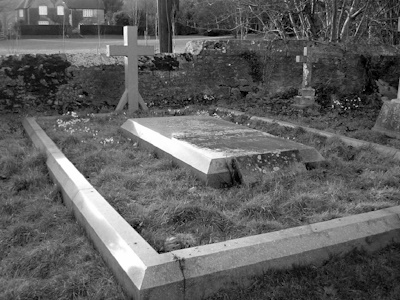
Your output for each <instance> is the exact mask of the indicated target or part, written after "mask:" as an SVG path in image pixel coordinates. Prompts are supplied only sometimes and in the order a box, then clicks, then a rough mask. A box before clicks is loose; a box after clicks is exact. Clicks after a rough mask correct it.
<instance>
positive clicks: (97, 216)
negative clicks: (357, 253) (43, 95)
mask: <svg viewBox="0 0 400 300" xmlns="http://www.w3.org/2000/svg"><path fill="white" fill-rule="evenodd" d="M23 126H24V128H25V131H26V132H27V134H28V136H29V137H30V139H31V140H32V142H33V144H34V145H35V147H37V148H39V149H41V150H42V151H44V152H45V153H46V155H47V167H48V169H49V173H50V176H51V178H52V180H53V181H54V182H55V183H56V184H57V185H58V186H59V187H60V189H61V192H62V195H63V199H64V203H65V204H66V206H67V207H68V209H71V210H72V211H73V212H74V215H75V217H76V219H77V220H78V222H79V223H80V225H81V226H82V227H83V228H84V229H85V230H86V232H87V235H88V237H89V238H90V239H91V240H92V242H93V244H94V246H95V247H96V248H97V250H98V251H99V253H100V254H101V256H102V257H103V259H104V260H105V262H106V263H107V265H108V266H109V267H110V269H111V270H112V272H113V273H114V275H115V277H116V278H117V280H118V282H119V283H120V284H121V285H122V286H123V288H124V289H125V291H126V292H127V294H128V295H129V297H131V298H133V299H137V300H142V299H202V298H204V297H207V296H210V295H212V294H213V293H215V292H217V291H218V290H219V289H221V288H229V287H230V286H233V285H241V286H246V285H250V284H251V283H252V276H255V275H262V274H263V272H265V271H266V270H267V269H270V268H278V269H282V268H290V267H292V266H293V265H304V264H310V263H313V264H318V263H322V262H323V261H325V260H327V259H329V257H330V256H331V255H334V254H339V255H340V254H345V253H347V252H349V251H351V250H352V249H354V248H361V247H362V248H364V249H366V250H368V251H374V250H378V249H381V248H383V247H385V246H386V245H388V244H391V243H393V242H400V206H396V207H391V208H387V209H381V210H378V211H373V212H369V213H364V214H359V215H354V216H349V217H344V218H339V219H334V220H330V221H326V222H321V223H315V224H311V225H306V226H301V227H294V228H290V229H285V230H280V231H276V232H270V233H265V234H260V235H255V236H250V237H244V238H239V239H234V240H228V241H224V242H220V243H215V244H209V245H204V246H199V247H193V248H188V249H181V250H177V251H173V252H169V253H163V254H158V253H157V252H156V251H155V250H154V249H152V248H151V246H150V245H149V244H148V243H147V242H146V241H145V240H144V239H143V238H142V237H141V236H140V235H139V234H138V233H137V232H136V231H135V230H134V229H133V228H132V227H131V226H130V225H129V224H128V223H127V222H126V221H125V220H124V219H123V218H122V217H121V216H120V215H119V214H118V213H117V212H116V211H115V210H114V209H113V208H112V207H111V206H110V205H109V204H108V202H107V201H106V200H105V199H104V198H103V197H102V196H101V195H100V194H99V193H98V192H97V191H96V190H95V189H94V188H93V186H92V185H90V183H89V182H88V181H87V180H86V178H84V176H83V175H82V174H81V173H79V171H78V170H77V169H76V168H75V167H74V166H73V165H72V163H71V162H70V161H69V160H68V159H67V158H66V157H65V156H64V154H63V153H62V152H61V151H60V150H59V149H58V148H57V147H56V145H55V144H54V142H53V141H52V140H51V139H50V138H49V137H48V136H47V135H46V133H45V132H44V131H43V129H42V128H41V127H40V126H39V125H38V124H37V123H36V121H35V119H34V118H26V119H24V121H23Z"/></svg>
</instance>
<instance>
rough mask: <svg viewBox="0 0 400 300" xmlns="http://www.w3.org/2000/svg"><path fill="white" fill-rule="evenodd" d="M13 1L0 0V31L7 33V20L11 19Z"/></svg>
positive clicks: (13, 6)
mask: <svg viewBox="0 0 400 300" xmlns="http://www.w3.org/2000/svg"><path fill="white" fill-rule="evenodd" d="M14 8H15V3H13V1H12V0H0V32H3V33H5V34H7V31H8V27H9V26H8V25H9V22H11V21H12V17H13V14H12V13H13V10H14Z"/></svg>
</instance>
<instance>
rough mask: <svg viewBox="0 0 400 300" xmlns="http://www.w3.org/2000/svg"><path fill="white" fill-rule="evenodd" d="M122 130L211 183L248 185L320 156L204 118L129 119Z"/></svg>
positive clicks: (294, 145) (305, 148)
mask: <svg viewBox="0 0 400 300" xmlns="http://www.w3.org/2000/svg"><path fill="white" fill-rule="evenodd" d="M122 129H123V131H124V133H125V135H127V136H128V137H130V138H133V139H135V140H137V141H138V142H139V144H140V145H142V146H144V147H147V148H149V149H152V150H155V151H157V152H158V153H160V154H162V155H166V156H167V157H170V158H172V159H173V160H174V161H175V162H176V163H177V164H179V165H181V166H184V167H187V168H189V169H190V170H192V171H193V172H194V173H195V174H196V176H198V178H200V179H201V180H203V181H204V182H206V184H208V185H210V186H214V187H221V186H226V185H228V186H229V185H232V184H235V183H244V184H252V183H253V182H254V181H257V180H258V179H257V178H259V177H260V176H259V175H260V173H266V172H274V171H278V170H281V169H282V168H285V167H289V166H291V165H292V164H294V163H297V162H301V163H317V162H321V161H323V160H324V159H323V157H322V156H321V154H320V153H319V152H318V151H317V150H316V149H314V148H312V147H309V146H305V145H303V144H299V143H296V142H293V141H288V140H286V139H282V138H279V137H275V136H273V135H270V134H268V133H265V132H261V131H258V130H254V129H251V128H247V127H245V126H240V125H236V124H233V123H231V122H228V121H224V120H221V119H216V118H212V117H208V116H184V117H165V118H140V119H129V120H127V121H126V122H125V123H124V124H123V125H122Z"/></svg>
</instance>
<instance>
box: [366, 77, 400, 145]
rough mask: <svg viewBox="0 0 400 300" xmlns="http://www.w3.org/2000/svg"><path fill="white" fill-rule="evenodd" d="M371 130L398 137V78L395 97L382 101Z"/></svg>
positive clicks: (399, 91) (399, 131)
mask: <svg viewBox="0 0 400 300" xmlns="http://www.w3.org/2000/svg"><path fill="white" fill-rule="evenodd" d="M372 130H374V131H377V132H380V133H383V134H386V135H387V136H390V137H394V138H398V139H400V79H399V88H398V90H397V98H396V99H393V100H392V101H385V102H384V103H383V105H382V108H381V112H380V113H379V116H378V119H377V120H376V122H375V126H374V127H373V128H372Z"/></svg>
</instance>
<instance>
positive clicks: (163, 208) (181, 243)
mask: <svg viewBox="0 0 400 300" xmlns="http://www.w3.org/2000/svg"><path fill="white" fill-rule="evenodd" d="M196 111H197V112H199V110H196ZM192 112H193V111H192ZM200 113H205V112H204V111H201V110H200ZM162 115H165V112H159V113H158V116H162ZM134 116H135V117H141V115H134ZM144 116H147V115H146V114H145V115H144ZM128 117H129V116H127V115H126V114H115V115H112V116H107V117H94V116H91V115H88V116H85V115H84V116H82V117H79V116H71V115H69V116H64V117H61V118H59V119H58V120H57V121H56V122H54V120H53V121H44V120H41V121H40V122H41V124H42V125H43V127H44V128H45V129H46V131H47V133H48V134H49V136H50V137H51V138H52V139H53V140H54V141H55V142H56V143H57V145H58V146H59V147H60V148H61V150H62V151H63V152H64V153H65V154H66V155H67V157H68V158H69V159H70V160H71V161H72V162H73V163H74V164H75V165H76V166H77V168H78V169H79V170H80V172H81V173H82V174H83V175H84V176H86V177H87V178H88V180H89V181H90V182H91V183H92V184H93V185H94V186H95V188H96V189H97V190H98V191H99V192H100V193H101V194H102V195H103V196H104V197H105V199H106V200H107V201H108V202H109V203H110V204H111V205H112V206H113V207H114V208H115V209H116V210H117V211H118V212H119V213H120V214H121V216H122V217H123V218H124V219H125V220H126V221H127V222H128V223H129V224H131V226H132V227H133V228H135V229H136V230H137V231H138V232H139V233H140V234H141V235H142V236H143V238H145V239H146V240H147V241H148V242H149V243H150V244H151V245H152V247H153V248H154V249H156V251H158V252H160V253H162V252H166V251H171V250H174V249H178V248H185V247H191V246H197V245H204V244H209V243H214V242H219V241H224V240H228V239H233V238H239V237H244V236H249V235H255V234H260V233H266V232H270V231H276V230H280V229H284V228H289V227H294V226H300V225H305V224H310V223H316V222H321V221H326V220H330V219H334V218H338V217H343V216H348V215H353V214H359V213H363V212H369V211H374V210H378V209H382V208H386V207H390V206H395V205H399V203H400V167H399V166H398V162H397V161H394V160H392V159H390V158H387V157H384V156H381V155H380V154H378V153H377V152H375V151H374V150H373V149H371V148H360V149H356V148H353V147H349V146H346V145H345V144H343V143H342V142H341V141H340V140H339V139H337V138H332V139H326V138H325V137H322V136H318V135H315V134H311V133H307V132H305V131H304V130H303V129H302V128H296V129H289V128H285V127H281V126H279V125H277V124H270V125H266V124H263V123H260V122H251V121H250V120H248V118H246V117H237V118H234V117H233V116H232V115H228V114H223V115H220V116H218V117H220V118H225V119H229V120H230V121H233V122H236V123H243V124H246V125H247V126H250V127H253V128H256V129H259V130H264V131H267V132H270V133H272V134H274V135H278V136H281V137H283V138H286V139H291V140H294V141H297V142H301V143H303V144H307V145H310V146H313V147H315V148H317V149H318V150H319V151H320V152H321V154H322V155H323V156H324V157H325V158H326V164H325V165H322V166H320V167H318V168H314V169H311V170H306V168H304V166H303V165H296V166H294V167H292V168H291V169H290V170H280V171H278V172H272V173H269V174H264V175H262V176H261V175H260V182H259V183H258V184H256V185H255V186H251V187H250V186H234V187H231V188H226V189H213V188H210V187H206V186H204V184H203V183H201V182H199V181H198V180H197V179H196V178H194V177H193V176H192V175H191V174H190V173H188V172H187V171H186V170H185V169H181V168H177V167H176V166H175V165H174V164H173V163H172V162H171V161H169V160H167V159H163V158H158V157H157V156H156V155H155V154H154V153H152V152H148V151H145V150H141V149H139V148H138V147H137V145H136V144H135V143H133V142H132V141H130V140H128V139H126V138H124V136H123V135H122V133H121V129H120V128H119V127H120V125H121V124H122V123H123V122H124V120H126V119H127V118H128Z"/></svg>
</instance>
